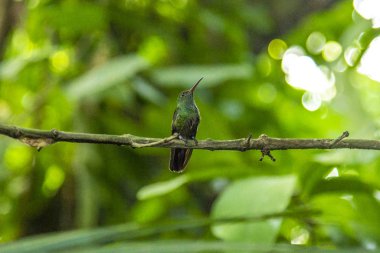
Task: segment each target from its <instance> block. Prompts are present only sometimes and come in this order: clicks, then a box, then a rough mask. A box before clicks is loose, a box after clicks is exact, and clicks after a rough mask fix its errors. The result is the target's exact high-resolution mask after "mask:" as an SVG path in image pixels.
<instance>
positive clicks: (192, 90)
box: [190, 77, 203, 93]
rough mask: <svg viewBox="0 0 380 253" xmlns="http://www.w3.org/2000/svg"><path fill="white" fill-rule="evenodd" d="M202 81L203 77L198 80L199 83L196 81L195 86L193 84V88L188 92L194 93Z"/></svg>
mask: <svg viewBox="0 0 380 253" xmlns="http://www.w3.org/2000/svg"><path fill="white" fill-rule="evenodd" d="M202 79H203V77H202V78H201V79H199V81H198V82H197V83H196V84H194V86H193V87H191V89H190V92H191V93H193V92H194V90H195V88H197V86H198V84H199V83H200V82H201V81H202Z"/></svg>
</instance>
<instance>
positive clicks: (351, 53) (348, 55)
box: [344, 47, 360, 67]
mask: <svg viewBox="0 0 380 253" xmlns="http://www.w3.org/2000/svg"><path fill="white" fill-rule="evenodd" d="M359 56H360V49H359V48H357V47H348V48H347V49H346V50H345V51H344V60H345V61H346V63H347V65H348V66H351V67H352V66H354V65H355V63H356V61H357V60H358V58H359Z"/></svg>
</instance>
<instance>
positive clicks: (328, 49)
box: [322, 41, 342, 62]
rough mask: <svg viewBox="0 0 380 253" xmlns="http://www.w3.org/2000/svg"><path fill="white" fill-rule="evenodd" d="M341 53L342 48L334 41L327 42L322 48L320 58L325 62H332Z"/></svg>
mask: <svg viewBox="0 0 380 253" xmlns="http://www.w3.org/2000/svg"><path fill="white" fill-rule="evenodd" d="M341 53H342V46H341V45H340V44H339V43H338V42H336V41H329V42H327V43H326V45H325V46H324V47H323V51H322V56H323V59H325V61H328V62H332V61H335V60H336V59H338V57H339V56H340V54H341Z"/></svg>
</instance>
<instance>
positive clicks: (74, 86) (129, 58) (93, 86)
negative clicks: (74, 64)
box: [67, 55, 149, 99]
mask: <svg viewBox="0 0 380 253" xmlns="http://www.w3.org/2000/svg"><path fill="white" fill-rule="evenodd" d="M148 66H149V64H148V62H147V61H146V60H144V59H143V58H141V57H140V56H137V55H126V56H121V57H117V58H114V59H112V60H110V61H109V62H107V63H105V64H104V65H102V66H100V67H97V68H95V69H92V70H90V71H89V72H87V73H85V74H84V75H82V76H80V77H79V78H77V79H76V80H74V81H72V82H71V83H69V84H68V88H67V94H68V95H69V97H72V98H75V99H80V98H82V97H85V96H91V95H93V94H95V93H99V92H102V91H104V90H106V89H108V88H110V87H112V86H113V85H115V84H118V83H120V82H122V81H125V80H127V79H128V78H130V77H132V76H134V75H135V74H136V73H137V72H139V71H141V70H143V69H146V68H147V67H148Z"/></svg>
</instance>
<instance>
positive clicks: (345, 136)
mask: <svg viewBox="0 0 380 253" xmlns="http://www.w3.org/2000/svg"><path fill="white" fill-rule="evenodd" d="M349 135H350V133H349V132H348V131H344V132H343V133H342V135H341V136H339V137H338V138H337V139H335V140H334V142H333V143H331V145H330V148H332V147H334V146H335V145H336V144H338V143H339V142H341V141H342V140H343V139H344V138H347V137H348V136H349Z"/></svg>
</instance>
